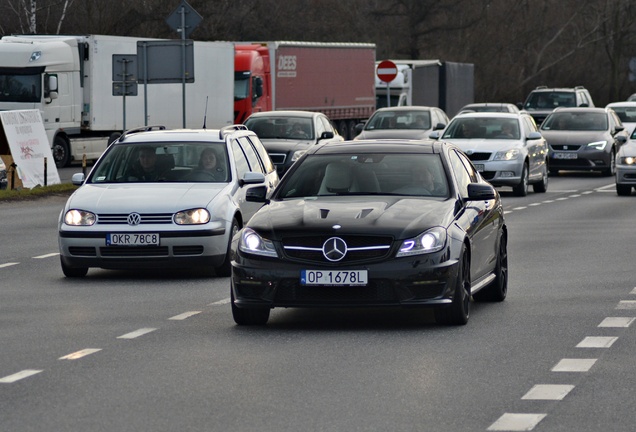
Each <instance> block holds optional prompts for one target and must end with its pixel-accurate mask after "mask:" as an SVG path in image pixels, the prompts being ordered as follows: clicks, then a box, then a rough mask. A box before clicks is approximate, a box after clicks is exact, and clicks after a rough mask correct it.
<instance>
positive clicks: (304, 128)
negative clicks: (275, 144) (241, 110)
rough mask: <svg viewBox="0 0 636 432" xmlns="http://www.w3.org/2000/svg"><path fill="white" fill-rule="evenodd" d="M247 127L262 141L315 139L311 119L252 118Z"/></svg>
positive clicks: (246, 124) (247, 122) (248, 120)
mask: <svg viewBox="0 0 636 432" xmlns="http://www.w3.org/2000/svg"><path fill="white" fill-rule="evenodd" d="M245 126H247V128H248V129H250V130H253V131H254V132H256V135H258V137H259V138H260V139H268V138H278V139H299V140H313V139H314V137H315V133H314V127H313V122H312V119H311V118H309V117H287V116H285V117H283V116H280V117H252V118H249V119H247V121H246V122H245Z"/></svg>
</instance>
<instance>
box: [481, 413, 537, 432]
mask: <svg viewBox="0 0 636 432" xmlns="http://www.w3.org/2000/svg"><path fill="white" fill-rule="evenodd" d="M546 415H547V414H520V413H505V414H504V415H502V416H501V417H499V419H498V420H497V421H496V422H494V423H493V424H491V425H490V426H489V427H488V429H487V430H489V431H530V430H532V429H534V427H535V426H536V425H537V424H539V422H540V421H541V420H543V418H544V417H545V416H546Z"/></svg>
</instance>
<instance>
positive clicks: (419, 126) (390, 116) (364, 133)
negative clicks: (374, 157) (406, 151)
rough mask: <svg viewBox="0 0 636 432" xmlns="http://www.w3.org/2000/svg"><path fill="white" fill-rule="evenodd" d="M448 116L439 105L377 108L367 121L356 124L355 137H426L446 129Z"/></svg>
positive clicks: (359, 138) (358, 138)
mask: <svg viewBox="0 0 636 432" xmlns="http://www.w3.org/2000/svg"><path fill="white" fill-rule="evenodd" d="M448 121H449V120H448V116H447V115H446V113H445V112H444V111H443V110H442V109H440V108H437V107H428V106H401V107H388V108H380V109H378V110H376V111H375V112H374V113H373V114H372V115H371V117H369V120H368V121H367V122H365V123H359V124H357V125H356V133H357V134H358V135H357V136H356V137H355V138H354V139H355V140H361V139H385V138H397V139H425V138H428V137H429V135H430V134H431V132H433V131H436V130H440V129H444V128H445V127H446V125H447V124H448Z"/></svg>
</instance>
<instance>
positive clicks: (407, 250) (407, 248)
mask: <svg viewBox="0 0 636 432" xmlns="http://www.w3.org/2000/svg"><path fill="white" fill-rule="evenodd" d="M445 244H446V230H445V229H444V228H442V227H434V228H431V229H430V230H428V231H425V232H423V233H422V234H420V235H418V236H417V237H415V238H411V239H406V240H404V241H403V242H402V246H400V250H399V251H398V253H397V255H396V257H403V256H409V255H421V254H427V253H432V252H437V251H439V250H441V249H443V248H444V245H445Z"/></svg>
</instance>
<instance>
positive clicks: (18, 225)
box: [0, 174, 636, 432]
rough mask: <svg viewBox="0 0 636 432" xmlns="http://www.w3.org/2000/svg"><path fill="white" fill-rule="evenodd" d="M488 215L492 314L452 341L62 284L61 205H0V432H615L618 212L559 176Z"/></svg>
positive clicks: (628, 348) (624, 273) (595, 189)
mask: <svg viewBox="0 0 636 432" xmlns="http://www.w3.org/2000/svg"><path fill="white" fill-rule="evenodd" d="M69 178H70V176H69ZM502 197H503V198H502V199H503V202H504V206H505V209H506V220H507V224H508V227H509V233H510V239H509V265H510V284H509V294H508V299H507V300H506V301H505V302H503V303H500V304H487V303H479V304H477V303H472V304H471V306H472V310H471V317H470V321H469V323H468V325H466V326H463V327H444V326H440V325H437V324H435V322H434V320H433V317H432V314H431V312H430V311H428V310H416V309H408V310H401V309H395V310H394V309H387V310H383V309H379V310H375V309H374V310H351V309H334V310H302V309H276V310H274V312H273V313H272V317H271V319H270V321H269V324H268V325H267V326H266V327H262V328H253V327H238V326H235V325H234V322H233V320H232V317H231V312H230V305H229V283H228V279H227V278H215V277H212V278H210V277H206V276H205V275H203V274H196V273H192V272H187V271H181V272H158V273H157V272H119V271H107V270H100V269H91V270H90V271H89V273H88V276H87V277H86V278H83V279H77V280H71V279H66V278H64V276H63V275H62V271H61V269H60V265H59V256H58V255H57V237H56V223H57V217H58V214H59V211H60V209H61V207H62V205H63V201H64V200H63V199H62V198H48V199H44V200H38V201H31V202H19V203H0V220H2V221H3V223H2V225H3V227H2V234H1V235H0V281H1V282H0V341H1V350H0V430H3V431H4V430H6V431H21V432H25V431H135V432H141V431H153V432H156V431H176V430H179V431H203V430H205V431H223V432H230V431H237V432H239V431H240V432H246V431H259V432H269V431H272V432H273V431H276V432H280V431H294V432H296V431H449V432H462V431H471V432H472V431H487V430H506V431H517V430H533V431H550V432H555V431H577V432H581V431H583V432H585V431H614V432H619V431H626V432H627V431H630V432H631V431H633V430H634V424H636V410H634V403H633V399H634V390H633V389H634V388H635V387H636V362H634V358H635V357H636V324H634V323H633V321H634V320H635V319H636V289H635V286H636V273H635V272H634V266H633V262H634V258H633V257H634V254H635V252H636V250H635V249H636V246H635V244H636V241H635V240H636V235H635V227H634V214H635V213H636V194H634V195H633V196H631V197H618V196H617V195H616V192H615V190H614V184H613V179H612V178H608V177H600V176H598V175H590V174H576V175H561V176H559V177H551V178H550V185H549V189H548V192H547V193H544V194H536V193H533V192H530V193H529V194H528V196H527V197H523V198H518V197H514V196H513V195H512V193H511V192H510V191H509V190H507V189H505V188H504V189H502Z"/></svg>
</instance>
